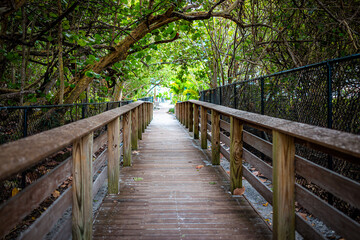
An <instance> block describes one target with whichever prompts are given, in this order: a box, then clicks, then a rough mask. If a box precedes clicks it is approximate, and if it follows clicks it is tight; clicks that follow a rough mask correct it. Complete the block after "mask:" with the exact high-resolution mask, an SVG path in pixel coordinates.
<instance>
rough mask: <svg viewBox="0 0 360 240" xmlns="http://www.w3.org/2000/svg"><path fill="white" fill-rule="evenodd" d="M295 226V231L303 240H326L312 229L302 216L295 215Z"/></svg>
mask: <svg viewBox="0 0 360 240" xmlns="http://www.w3.org/2000/svg"><path fill="white" fill-rule="evenodd" d="M295 226H296V231H297V232H298V233H300V235H301V236H303V237H304V239H311V240H327V238H326V237H325V236H323V235H322V234H321V233H320V232H319V231H318V230H316V229H315V228H313V227H312V226H311V225H310V223H309V222H307V221H306V220H305V219H304V218H303V217H302V216H300V215H299V214H298V213H296V215H295Z"/></svg>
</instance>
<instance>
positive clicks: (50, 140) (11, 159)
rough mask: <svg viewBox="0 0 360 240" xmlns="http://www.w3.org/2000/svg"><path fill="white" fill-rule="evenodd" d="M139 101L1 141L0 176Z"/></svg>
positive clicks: (83, 133) (23, 165)
mask: <svg viewBox="0 0 360 240" xmlns="http://www.w3.org/2000/svg"><path fill="white" fill-rule="evenodd" d="M140 104H142V101H138V102H134V103H130V104H128V105H125V106H122V107H120V108H115V109H112V110H109V111H106V112H104V113H101V114H99V115H96V116H93V117H89V118H86V119H82V120H79V121H76V122H73V123H70V124H67V125H64V126H61V127H58V128H54V129H51V130H49V131H45V132H42V133H39V134H36V135H33V136H29V137H26V138H23V139H20V140H17V141H15V142H11V143H7V144H3V145H1V146H0V159H1V168H0V179H4V178H6V177H9V176H10V175H12V174H14V173H17V172H20V171H21V170H24V169H26V168H27V167H30V166H32V165H33V164H36V163H37V162H38V161H40V160H43V159H44V158H45V157H48V156H49V155H50V154H52V153H55V152H56V151H58V150H61V149H62V148H64V147H67V146H68V145H70V144H71V143H73V142H74V141H75V140H76V139H79V138H81V137H84V136H86V135H87V134H88V133H90V132H93V131H94V130H96V129H98V128H100V127H102V126H105V125H106V124H108V123H109V122H111V121H112V120H114V119H115V118H117V117H119V116H120V115H122V114H123V113H125V112H128V111H130V110H131V109H133V108H134V107H137V106H139V105H140ZM54 136H56V137H54ZM34 149H36V151H34Z"/></svg>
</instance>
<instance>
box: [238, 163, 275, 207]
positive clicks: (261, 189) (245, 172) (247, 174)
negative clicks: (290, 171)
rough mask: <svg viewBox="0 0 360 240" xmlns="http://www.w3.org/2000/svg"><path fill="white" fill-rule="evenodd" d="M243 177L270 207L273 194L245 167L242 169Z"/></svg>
mask: <svg viewBox="0 0 360 240" xmlns="http://www.w3.org/2000/svg"><path fill="white" fill-rule="evenodd" d="M243 176H244V177H245V179H246V180H247V181H248V182H249V183H250V184H251V186H253V187H254V188H255V189H256V191H258V192H259V193H260V194H261V196H263V198H264V199H265V200H266V201H268V202H269V203H270V204H271V205H272V204H273V192H272V191H271V190H270V189H269V188H268V187H267V186H266V185H265V184H264V183H262V182H261V181H260V180H259V178H257V177H256V176H255V175H254V174H252V173H251V172H250V170H249V169H247V168H246V167H244V168H243Z"/></svg>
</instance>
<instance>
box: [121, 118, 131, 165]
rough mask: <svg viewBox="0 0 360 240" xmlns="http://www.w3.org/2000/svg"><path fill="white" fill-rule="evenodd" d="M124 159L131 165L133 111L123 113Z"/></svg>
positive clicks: (126, 163) (125, 162)
mask: <svg viewBox="0 0 360 240" xmlns="http://www.w3.org/2000/svg"><path fill="white" fill-rule="evenodd" d="M123 161H124V166H125V167H127V166H131V111H129V112H127V113H124V114H123Z"/></svg>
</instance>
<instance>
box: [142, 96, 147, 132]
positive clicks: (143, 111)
mask: <svg viewBox="0 0 360 240" xmlns="http://www.w3.org/2000/svg"><path fill="white" fill-rule="evenodd" d="M141 111H142V114H141V115H142V122H141V131H142V132H143V133H144V132H145V122H146V114H145V111H146V103H145V102H144V103H143V104H142V106H141Z"/></svg>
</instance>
